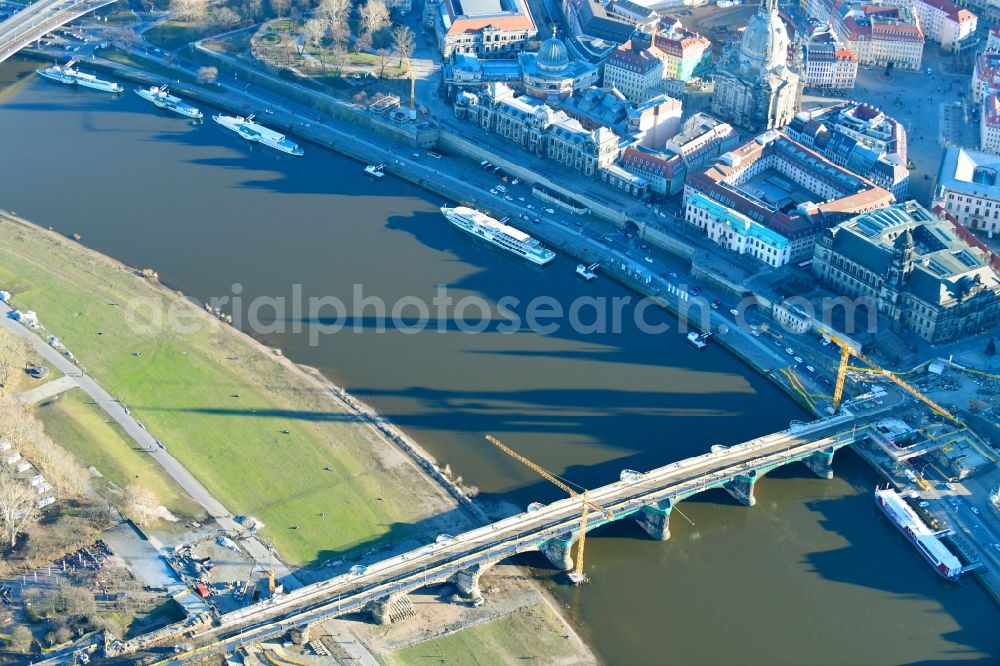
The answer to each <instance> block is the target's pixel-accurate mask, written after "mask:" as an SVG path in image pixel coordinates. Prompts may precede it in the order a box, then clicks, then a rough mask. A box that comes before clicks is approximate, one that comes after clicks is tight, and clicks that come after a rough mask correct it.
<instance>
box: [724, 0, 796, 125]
mask: <svg viewBox="0 0 1000 666" xmlns="http://www.w3.org/2000/svg"><path fill="white" fill-rule="evenodd" d="M789 45H790V41H789V39H788V31H787V30H786V29H785V24H784V22H783V21H782V20H781V18H780V17H779V16H778V4H777V0H763V1H762V3H761V5H760V9H759V10H758V11H757V13H756V14H754V15H753V16H751V17H750V20H749V21H748V22H747V27H746V30H745V31H744V32H743V35H742V38H740V39H739V40H735V41H733V42H732V43H731V44H730V45H729V46H728V47H727V49H726V51H725V53H723V55H722V59H721V60H720V61H719V63H718V64H717V65H716V70H715V75H714V79H715V92H714V93H713V95H712V111H713V113H715V114H716V115H718V116H719V117H721V118H723V119H725V120H728V121H729V122H731V123H733V124H734V125H738V126H740V127H744V128H746V129H749V130H751V131H755V132H757V131H764V130H768V129H775V128H781V127H784V126H785V125H787V124H788V123H789V122H791V120H792V118H793V117H794V116H795V112H796V111H798V108H799V100H800V96H801V86H800V81H799V75H798V74H797V73H796V72H795V71H793V70H792V69H791V68H790V67H789V65H788V56H789Z"/></svg>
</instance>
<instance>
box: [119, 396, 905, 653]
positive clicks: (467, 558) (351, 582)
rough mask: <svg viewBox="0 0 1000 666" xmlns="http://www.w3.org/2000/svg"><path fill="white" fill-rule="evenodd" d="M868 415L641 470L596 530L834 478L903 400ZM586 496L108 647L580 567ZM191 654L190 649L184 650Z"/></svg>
mask: <svg viewBox="0 0 1000 666" xmlns="http://www.w3.org/2000/svg"><path fill="white" fill-rule="evenodd" d="M868 407H869V410H868V411H867V412H865V413H864V414H863V415H862V416H858V415H853V414H850V413H843V414H841V415H838V416H835V417H830V418H826V419H821V420H818V421H814V422H812V423H793V424H792V426H791V427H790V428H789V429H788V430H784V431H782V432H778V433H775V434H772V435H768V436H765V437H760V438H758V439H755V440H752V441H749V442H744V443H742V444H738V445H735V446H731V447H728V448H726V447H715V450H713V451H712V452H710V453H706V454H704V455H701V456H697V457H694V458H688V459H686V460H681V461H678V462H674V463H671V464H669V465H665V466H664V467H660V468H658V469H655V470H652V471H649V472H646V473H637V472H631V471H626V472H623V473H622V477H621V479H620V480H619V481H616V482H614V483H611V484H609V485H607V486H604V487H602V488H597V489H595V490H591V491H589V492H588V498H589V500H590V502H592V503H594V504H596V505H599V506H600V507H602V508H603V509H604V511H603V512H602V511H597V510H596V509H592V508H588V509H587V510H588V511H589V513H588V523H587V531H588V532H589V531H590V530H591V529H595V528H597V527H600V526H601V525H604V524H606V523H608V522H613V521H617V520H622V519H633V520H635V521H637V522H638V523H639V525H641V526H642V527H643V529H644V530H645V531H646V532H647V533H648V534H649V535H650V536H651V537H653V538H655V539H660V540H666V539H669V537H670V514H671V512H672V510H673V508H674V507H675V506H676V505H677V504H678V503H679V502H681V501H683V500H684V499H686V498H688V497H691V496H692V495H695V494H698V493H701V492H705V491H706V490H710V489H714V488H722V489H724V490H726V491H727V492H728V493H729V494H730V495H732V497H734V498H735V499H736V500H737V501H739V502H741V503H742V504H745V505H747V506H752V505H753V504H754V503H755V499H754V486H755V484H756V482H757V481H758V480H759V479H760V478H761V477H763V476H764V475H765V474H767V473H768V472H770V471H771V470H774V469H777V468H778V467H782V466H784V465H787V464H790V463H794V462H802V463H804V464H805V465H806V466H807V467H808V468H809V469H811V470H812V471H813V472H815V473H816V474H817V475H819V476H820V477H823V478H832V476H833V469H832V462H833V457H834V453H835V452H836V451H837V450H838V449H840V448H842V447H844V446H848V445H851V444H853V443H855V442H857V441H861V440H862V439H864V438H865V437H867V436H868V426H869V424H871V423H872V422H873V421H875V420H877V419H878V418H880V417H881V416H882V415H884V414H885V413H886V412H887V411H888V410H890V409H891V408H892V407H893V405H880V406H874V407H873V406H872V405H868ZM581 511H582V504H581V502H580V500H579V499H577V498H567V499H565V500H560V501H557V502H554V503H552V504H549V505H547V506H543V507H541V508H537V507H536V508H535V510H531V511H527V512H525V513H521V514H518V515H516V516H511V517H510V518H506V519H504V520H501V521H499V522H496V523H493V524H490V525H486V526H484V527H480V528H477V529H475V530H471V531H469V532H466V533H464V534H461V535H458V536H448V535H442V536H440V537H438V539H437V541H436V542H435V543H431V544H428V545H426V546H423V547H421V548H417V549H415V550H412V551H409V552H407V553H403V554H401V555H398V556H395V557H392V558H389V559H386V560H382V561H380V562H374V563H371V564H370V565H368V566H357V567H354V568H352V571H351V572H350V573H347V574H344V575H341V576H338V577H335V578H332V579H330V580H326V581H322V582H319V583H315V584H312V585H308V586H305V587H303V588H300V589H297V590H295V591H293V592H291V593H289V594H287V595H279V596H277V597H275V598H272V599H268V600H266V601H263V602H260V603H257V604H254V605H252V606H248V607H247V608H244V609H241V610H238V611H233V612H231V613H227V614H225V615H222V616H220V617H218V618H216V619H215V620H214V621H213V620H212V618H208V617H199V618H189V619H188V620H187V622H186V623H179V624H177V625H172V626H171V627H166V628H164V629H161V630H160V631H158V632H154V633H153V634H148V635H146V636H141V637H138V638H135V639H132V640H130V641H126V642H124V643H116V644H115V646H114V647H113V648H108V656H119V655H122V654H128V653H132V652H136V651H139V650H144V649H146V648H148V647H151V646H153V645H156V644H162V643H164V642H168V641H170V642H181V641H184V642H188V643H193V644H194V645H200V646H202V647H200V648H195V650H194V652H193V653H192V655H193V654H196V653H198V652H200V651H204V650H212V651H217V650H222V649H226V650H230V651H231V650H232V649H234V648H235V647H236V646H237V644H238V643H239V642H251V641H255V640H261V639H265V638H268V637H272V636H275V635H278V634H281V633H284V632H285V631H287V630H288V629H290V628H292V627H295V626H300V625H303V624H309V623H312V622H317V621H322V620H326V619H329V618H333V617H338V616H342V615H346V614H348V613H357V612H362V611H364V612H367V613H369V614H370V615H371V617H372V618H373V619H374V620H375V621H376V622H379V623H385V622H389V621H391V618H392V608H393V604H394V603H395V602H396V601H397V600H399V599H400V598H401V597H402V596H403V595H406V594H407V593H409V592H412V591H414V590H416V589H419V588H421V587H424V586H427V585H435V584H440V583H452V584H454V585H455V587H456V588H457V589H458V590H459V592H461V593H462V594H463V595H464V596H465V597H466V598H469V599H476V598H478V597H479V596H480V590H479V579H480V577H481V576H482V575H483V573H484V572H486V571H487V570H489V569H490V568H491V567H492V566H493V565H495V564H496V563H498V562H500V561H501V560H504V559H506V558H508V557H511V556H513V555H516V554H519V553H526V552H532V551H538V552H541V553H543V554H544V555H545V556H546V557H547V558H548V559H549V561H550V562H552V564H553V565H554V566H556V567H558V568H560V569H563V570H566V571H568V570H570V569H571V568H572V559H571V557H570V552H571V549H572V547H573V544H574V543H576V541H577V539H578V538H579V529H580V522H581V521H580V518H581ZM176 659H177V660H178V661H184V660H185V659H186V656H185V655H179V656H178V657H177V658H176Z"/></svg>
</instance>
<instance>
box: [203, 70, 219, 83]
mask: <svg viewBox="0 0 1000 666" xmlns="http://www.w3.org/2000/svg"><path fill="white" fill-rule="evenodd" d="M217 78H219V70H218V69H216V68H215V67H199V68H198V83H205V84H209V85H211V84H213V83H215V80H216V79H217Z"/></svg>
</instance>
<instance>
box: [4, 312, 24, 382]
mask: <svg viewBox="0 0 1000 666" xmlns="http://www.w3.org/2000/svg"><path fill="white" fill-rule="evenodd" d="M27 360H28V345H27V344H26V343H25V342H24V340H23V339H21V338H20V337H18V336H17V335H16V334H15V333H14V332H13V331H11V330H9V329H6V328H0V393H3V392H4V391H5V390H6V389H7V388H8V385H9V384H10V383H11V379H12V378H13V377H14V376H15V375H16V373H17V372H20V371H21V369H22V368H24V366H25V364H26V363H27Z"/></svg>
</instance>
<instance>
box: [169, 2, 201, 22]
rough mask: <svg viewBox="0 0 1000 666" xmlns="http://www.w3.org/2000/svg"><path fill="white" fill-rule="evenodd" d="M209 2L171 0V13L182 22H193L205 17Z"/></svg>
mask: <svg viewBox="0 0 1000 666" xmlns="http://www.w3.org/2000/svg"><path fill="white" fill-rule="evenodd" d="M207 8H208V0H170V13H172V14H174V15H175V16H176V17H177V18H179V19H180V20H182V21H193V20H195V19H197V18H200V17H201V16H202V15H204V13H205V10H206V9H207Z"/></svg>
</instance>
